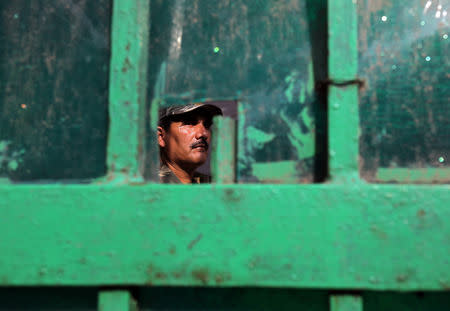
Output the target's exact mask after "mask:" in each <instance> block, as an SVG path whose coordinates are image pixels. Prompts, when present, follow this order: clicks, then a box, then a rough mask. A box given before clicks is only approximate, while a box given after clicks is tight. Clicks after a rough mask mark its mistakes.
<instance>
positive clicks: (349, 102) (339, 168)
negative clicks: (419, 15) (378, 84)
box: [328, 0, 359, 182]
mask: <svg viewBox="0 0 450 311" xmlns="http://www.w3.org/2000/svg"><path fill="white" fill-rule="evenodd" d="M356 5H357V4H356V1H355V0H340V1H337V0H333V1H329V3H328V21H329V23H328V25H329V26H328V27H329V39H328V48H329V79H330V81H331V82H332V83H331V85H330V88H329V93H328V111H329V144H330V145H329V156H330V176H331V178H332V180H333V181H337V182H352V181H358V180H359V173H358V158H359V112H358V85H356V84H352V83H351V81H355V80H356V79H357V74H358V50H357V43H358V31H357V30H358V23H357V10H356Z"/></svg>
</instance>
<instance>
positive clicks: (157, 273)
mask: <svg viewBox="0 0 450 311" xmlns="http://www.w3.org/2000/svg"><path fill="white" fill-rule="evenodd" d="M155 277H156V278H157V279H161V280H164V279H167V274H165V273H164V272H156V274H155Z"/></svg>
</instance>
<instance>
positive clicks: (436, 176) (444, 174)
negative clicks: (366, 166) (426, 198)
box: [375, 167, 450, 183]
mask: <svg viewBox="0 0 450 311" xmlns="http://www.w3.org/2000/svg"><path fill="white" fill-rule="evenodd" d="M375 179H376V180H377V181H379V182H380V181H381V182H396V183H421V182H423V183H425V182H427V183H430V182H447V183H450V168H447V167H442V168H436V167H429V168H405V167H396V168H382V167H381V168H378V170H377V175H376V177H375Z"/></svg>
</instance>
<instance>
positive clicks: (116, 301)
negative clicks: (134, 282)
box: [98, 290, 138, 311]
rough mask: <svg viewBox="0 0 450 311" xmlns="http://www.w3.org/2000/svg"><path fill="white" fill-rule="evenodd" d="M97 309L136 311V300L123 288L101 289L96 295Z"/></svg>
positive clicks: (102, 310)
mask: <svg viewBox="0 0 450 311" xmlns="http://www.w3.org/2000/svg"><path fill="white" fill-rule="evenodd" d="M98 310H99V311H137V310H138V309H137V304H136V301H135V300H134V299H133V298H132V297H131V294H130V292H128V291H125V290H107V291H101V292H100V293H99V295H98Z"/></svg>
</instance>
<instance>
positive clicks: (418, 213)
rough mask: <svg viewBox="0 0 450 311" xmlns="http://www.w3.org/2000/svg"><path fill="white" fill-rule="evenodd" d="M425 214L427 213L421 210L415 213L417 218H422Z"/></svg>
mask: <svg viewBox="0 0 450 311" xmlns="http://www.w3.org/2000/svg"><path fill="white" fill-rule="evenodd" d="M426 214H427V213H426V212H425V211H424V210H423V209H420V210H418V211H417V217H424V216H425V215H426Z"/></svg>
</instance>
